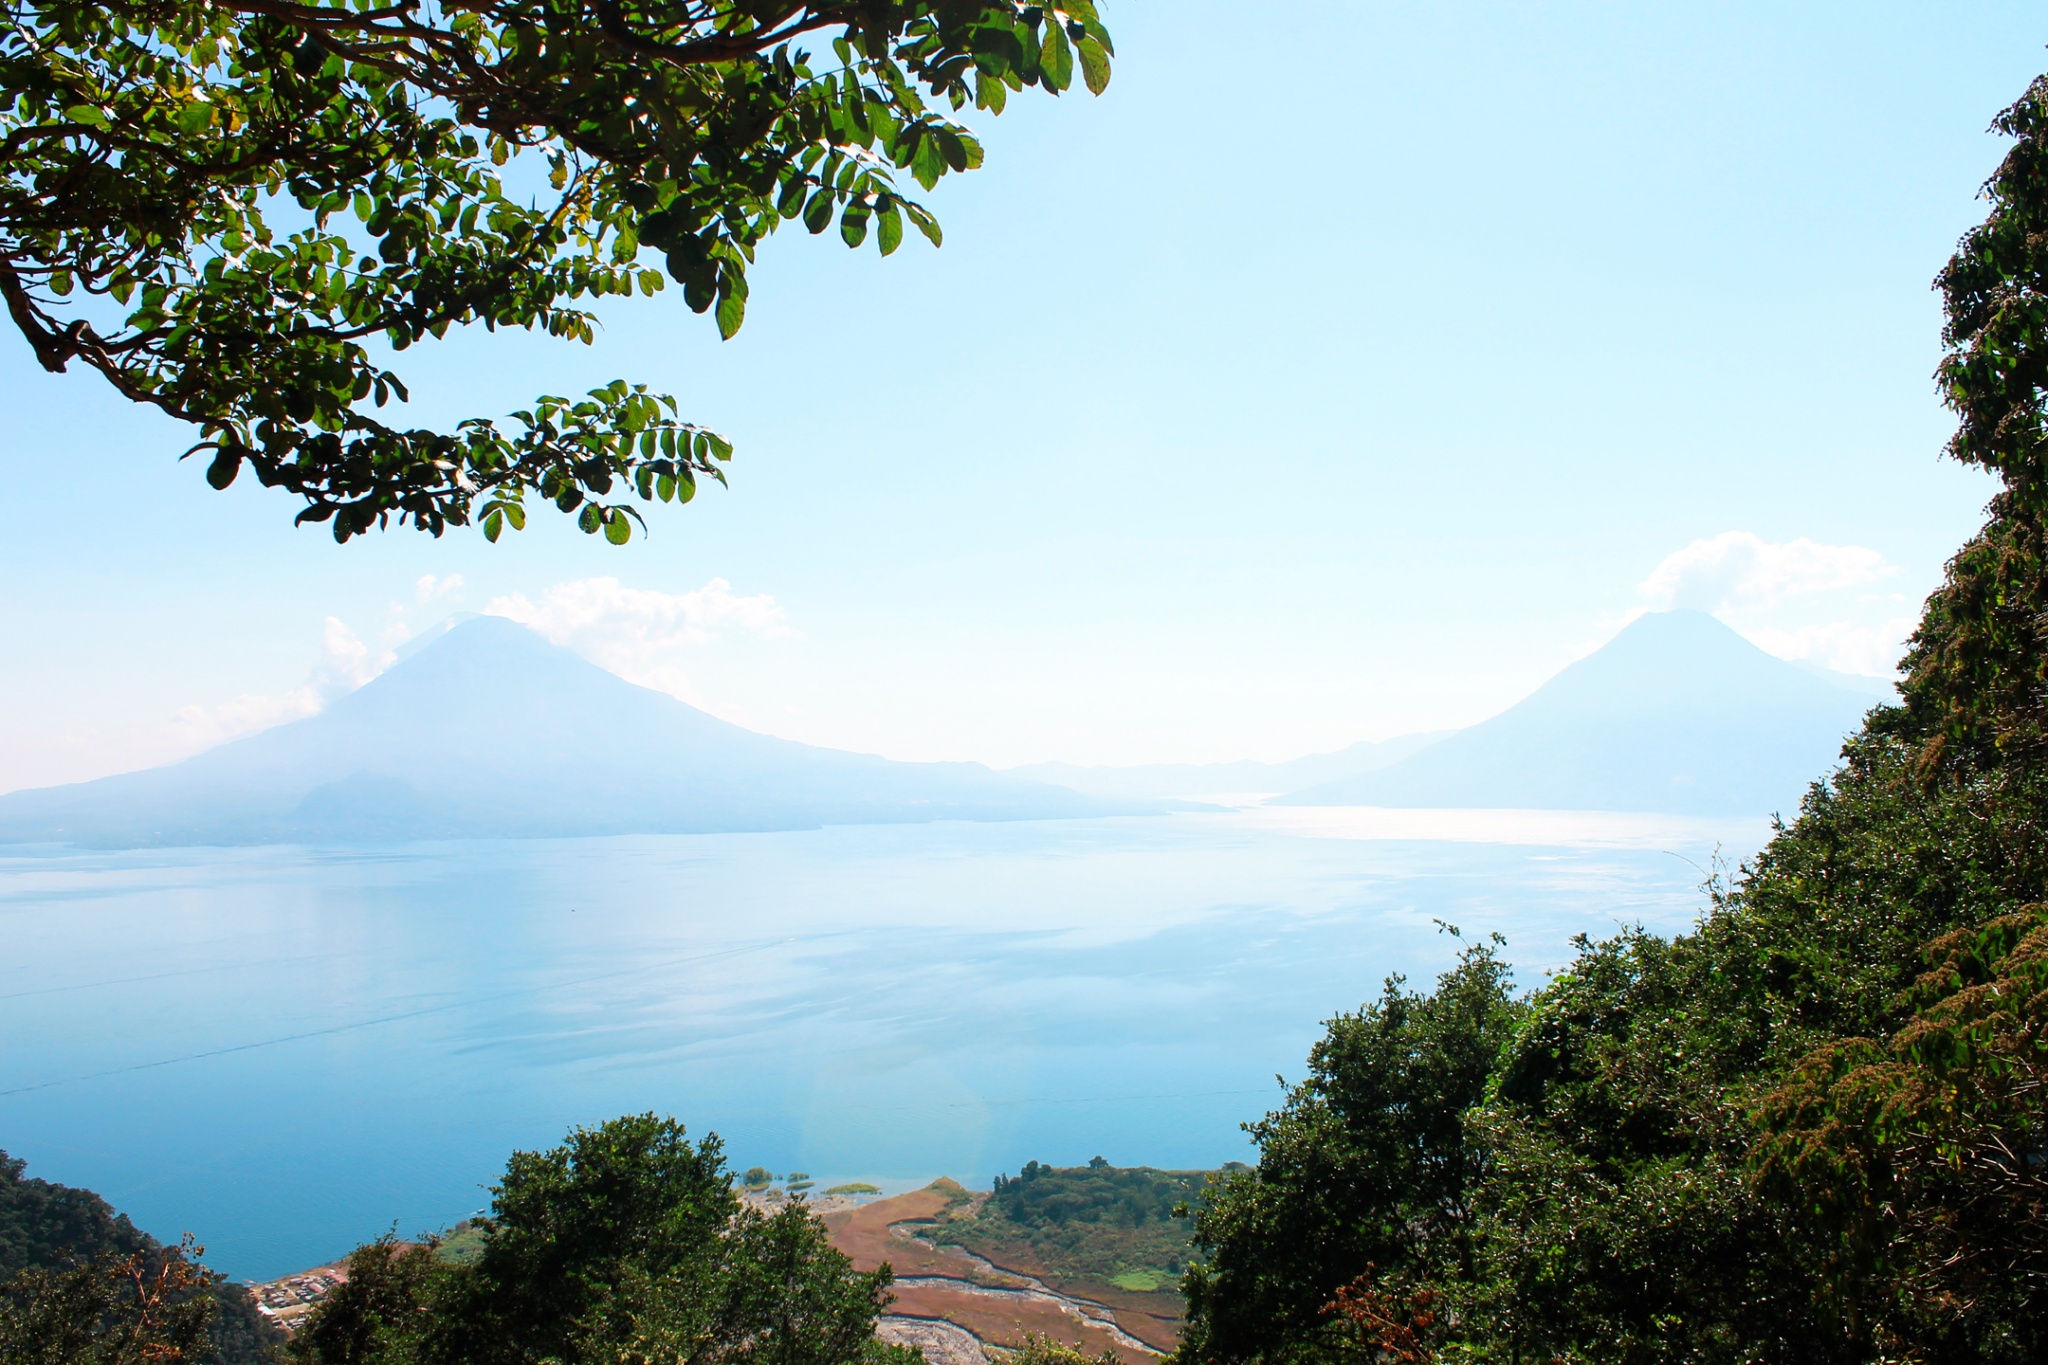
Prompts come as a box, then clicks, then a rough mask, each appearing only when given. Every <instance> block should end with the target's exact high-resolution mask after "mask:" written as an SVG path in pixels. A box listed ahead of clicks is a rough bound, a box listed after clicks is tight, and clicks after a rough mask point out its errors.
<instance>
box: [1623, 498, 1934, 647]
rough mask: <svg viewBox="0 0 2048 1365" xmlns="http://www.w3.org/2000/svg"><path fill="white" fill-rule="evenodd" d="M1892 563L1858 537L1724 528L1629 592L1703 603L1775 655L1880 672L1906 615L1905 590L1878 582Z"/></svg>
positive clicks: (1902, 634) (1662, 601)
mask: <svg viewBox="0 0 2048 1365" xmlns="http://www.w3.org/2000/svg"><path fill="white" fill-rule="evenodd" d="M1898 572H1899V569H1898V566H1897V565H1895V564H1892V563H1890V562H1889V561H1887V560H1886V559H1885V557H1884V556H1883V555H1882V554H1880V553H1879V552H1877V551H1876V550H1872V549H1867V548H1865V547H1864V546H1861V545H1828V544H1824V543H1822V542H1820V541H1816V540H1809V539H1807V538H1806V537H1804V536H1801V537H1800V538H1799V539H1797V540H1788V541H1769V540H1765V539H1763V538H1762V537H1761V536H1758V535H1755V534H1753V533H1751V532H1748V531H1723V532H1722V533H1721V534H1720V535H1717V536H1709V537H1706V538H1704V539H1700V540H1695V541H1693V542H1692V543H1691V544H1690V545H1687V546H1686V547H1685V548H1683V549H1681V550H1678V551H1676V552H1674V553H1672V554H1670V555H1667V556H1665V558H1664V561H1663V562H1662V563H1661V564H1659V565H1658V566H1657V567H1656V569H1655V570H1654V571H1652V572H1651V574H1650V576H1649V577H1648V578H1646V579H1644V580H1643V581H1642V583H1641V584H1640V585H1638V591H1639V592H1640V593H1641V594H1642V597H1643V599H1644V600H1645V601H1646V602H1648V603H1649V604H1650V605H1651V606H1652V607H1656V608H1673V607H1688V608H1691V609H1693V610H1695V611H1705V612H1711V613H1712V614H1713V615H1715V616H1718V617H1720V618H1721V619H1722V620H1723V621H1725V622H1727V623H1728V624H1729V625H1731V626H1733V627H1734V628H1735V629H1736V630H1738V631H1741V632H1742V633H1743V634H1744V635H1746V636H1748V637H1749V638H1750V639H1751V640H1752V641H1754V642H1755V643H1756V644H1757V646H1758V647H1760V648H1762V649H1764V650H1767V651H1769V652H1770V653H1772V654H1776V655H1777V656H1778V657H1780V658H1783V659H1803V660H1809V661H1811V662H1813V663H1817V664H1821V665H1822V666H1824V667H1827V668H1833V669H1837V670H1839V671H1841V672H1844V673H1862V674H1870V675H1878V676H1885V675H1889V674H1890V673H1891V672H1892V671H1893V669H1894V668H1895V666H1896V665H1897V663H1898V659H1899V655H1900V654H1901V653H1902V652H1903V650H1904V645H1905V640H1906V637H1907V636H1909V635H1910V634H1912V631H1913V626H1914V621H1915V613H1914V611H1913V610H1912V608H1913V606H1914V604H1913V603H1912V602H1910V601H1909V600H1908V599H1907V598H1906V596H1905V594H1903V593H1900V592H1898V591H1896V590H1893V591H1886V590H1884V588H1883V585H1884V584H1885V583H1886V582H1887V581H1888V580H1890V579H1892V578H1894V577H1896V576H1897V574H1898Z"/></svg>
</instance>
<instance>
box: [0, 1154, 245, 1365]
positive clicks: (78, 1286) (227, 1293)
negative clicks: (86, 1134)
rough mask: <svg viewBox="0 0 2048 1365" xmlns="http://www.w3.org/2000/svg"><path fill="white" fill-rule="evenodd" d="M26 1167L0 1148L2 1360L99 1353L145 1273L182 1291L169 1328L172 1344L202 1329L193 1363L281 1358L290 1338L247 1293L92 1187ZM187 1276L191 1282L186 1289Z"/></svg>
mask: <svg viewBox="0 0 2048 1365" xmlns="http://www.w3.org/2000/svg"><path fill="white" fill-rule="evenodd" d="M26 1170H27V1166H26V1163H24V1162H22V1161H21V1160H19V1159H18V1158H14V1157H10V1156H8V1155H7V1153H5V1152H0V1360H5V1361H7V1362H9V1365H12V1362H14V1361H16V1360H23V1361H27V1360H36V1361H42V1360H46V1359H47V1360H51V1361H56V1360H61V1359H65V1358H66V1357H64V1356H62V1355H61V1354H52V1352H54V1351H57V1350H58V1349H59V1348H60V1343H61V1342H62V1341H64V1340H67V1339H68V1340H74V1341H76V1342H78V1343H79V1344H80V1349H81V1350H90V1349H92V1347H91V1345H90V1340H89V1339H90V1338H91V1337H92V1336H93V1335H94V1334H95V1332H96V1330H97V1329H98V1328H99V1327H100V1326H101V1320H102V1317H103V1316H107V1317H111V1316H113V1315H114V1314H115V1313H117V1312H118V1311H119V1310H120V1309H123V1308H125V1307H127V1306H129V1305H132V1304H133V1303H134V1302H135V1301H136V1300H137V1298H138V1297H139V1294H140V1293H141V1289H140V1285H139V1283H138V1282H137V1280H136V1279H135V1274H136V1273H137V1272H139V1273H140V1274H141V1276H142V1277H143V1280H144V1281H146V1282H150V1283H152V1284H153V1283H157V1282H158V1281H159V1277H162V1280H161V1283H162V1284H163V1285H164V1286H165V1287H166V1288H170V1287H171V1286H172V1285H174V1284H175V1285H176V1286H177V1287H176V1288H175V1289H173V1290H172V1292H171V1293H169V1294H168V1295H167V1298H168V1299H169V1300H171V1302H169V1303H166V1304H165V1305H164V1307H165V1308H167V1309H170V1310H173V1311H170V1312H168V1313H166V1314H165V1315H164V1317H165V1318H168V1319H175V1320H176V1321H175V1322H170V1323H166V1325H167V1326H169V1328H170V1333H171V1335H170V1336H166V1337H165V1338H164V1339H163V1340H164V1341H168V1340H170V1339H172V1337H173V1336H175V1334H176V1333H178V1332H181V1331H183V1330H185V1329H186V1328H187V1327H189V1328H190V1330H192V1331H193V1332H196V1333H197V1334H198V1335H199V1338H200V1342H199V1344H196V1347H195V1350H194V1352H193V1354H192V1355H191V1356H189V1357H188V1358H190V1359H194V1360H197V1361H200V1362H203V1365H262V1363H263V1362H266V1361H269V1360H271V1359H272V1354H271V1353H272V1351H273V1350H274V1348H275V1347H277V1346H278V1345H279V1344H281V1343H282V1342H283V1340H284V1334H283V1333H282V1332H280V1331H278V1330H277V1328H275V1327H274V1326H272V1325H271V1324H270V1322H269V1320H268V1319H266V1318H265V1317H264V1316H263V1315H262V1314H261V1313H259V1312H258V1311H257V1309H256V1302H255V1300H254V1299H252V1298H251V1297H250V1296H249V1291H248V1290H246V1289H244V1288H242V1287H241V1286H240V1285H235V1284H229V1283H228V1282H226V1281H225V1280H221V1279H218V1278H213V1277H207V1276H204V1275H203V1274H202V1273H200V1272H197V1271H196V1269H194V1268H191V1267H189V1266H188V1265H187V1263H186V1262H185V1260H184V1257H183V1256H182V1253H181V1251H180V1249H178V1248H166V1247H164V1246H163V1245H162V1244H161V1243H160V1242H158V1241H157V1240H156V1238H154V1237H151V1236H150V1235H149V1234H148V1233H146V1232H143V1231H142V1230H141V1229H140V1228H137V1227H136V1226H135V1224H133V1223H131V1222H129V1221H128V1218H127V1216H126V1215H125V1214H119V1213H116V1212H114V1210H113V1208H112V1207H111V1206H110V1205H108V1203H107V1201H106V1200H104V1199H102V1198H100V1197H99V1196H98V1195H96V1194H94V1193H93V1192H92V1191H90V1190H80V1189H73V1188H71V1187H70V1186H68V1185H58V1184H53V1183H52V1182H50V1181H47V1180H37V1179H34V1178H32V1177H30V1176H28V1175H27V1174H26ZM167 1270H168V1271H169V1273H168V1274H166V1273H165V1272H166V1271H167ZM187 1278H190V1279H191V1280H192V1282H191V1283H189V1284H186V1283H183V1281H184V1280H185V1279H187ZM179 1309H186V1310H190V1311H182V1312H181V1311H176V1310H179ZM136 1344H137V1345H138V1346H139V1345H141V1344H142V1343H141V1342H140V1341H138V1342H137V1343H136ZM157 1344H158V1345H162V1344H163V1342H162V1341H159V1342H158V1343H157ZM30 1352H34V1354H30ZM95 1359H97V1357H95Z"/></svg>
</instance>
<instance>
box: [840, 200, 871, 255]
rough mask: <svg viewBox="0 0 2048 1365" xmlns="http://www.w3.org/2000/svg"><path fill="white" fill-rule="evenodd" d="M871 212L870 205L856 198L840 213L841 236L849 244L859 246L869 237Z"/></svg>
mask: <svg viewBox="0 0 2048 1365" xmlns="http://www.w3.org/2000/svg"><path fill="white" fill-rule="evenodd" d="M869 212H870V210H869V209H868V206H867V205H866V204H863V203H861V202H860V200H858V199H856V200H854V201H853V202H852V203H850V204H848V205H847V206H846V212H845V213H842V214H841V215H839V236H840V238H841V240H843V241H844V242H845V243H846V244H847V245H848V246H859V245H860V244H861V243H862V242H865V241H866V240H867V239H868V216H869Z"/></svg>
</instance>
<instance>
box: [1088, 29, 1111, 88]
mask: <svg viewBox="0 0 2048 1365" xmlns="http://www.w3.org/2000/svg"><path fill="white" fill-rule="evenodd" d="M1081 79H1083V80H1085V81H1087V82H1088V93H1089V94H1091V95H1099V94H1101V93H1102V92H1103V91H1105V90H1107V89H1109V53H1107V52H1105V51H1103V48H1102V44H1101V43H1098V42H1096V41H1095V39H1094V37H1093V36H1092V35H1091V36H1090V37H1087V38H1083V39H1082V40H1081Z"/></svg>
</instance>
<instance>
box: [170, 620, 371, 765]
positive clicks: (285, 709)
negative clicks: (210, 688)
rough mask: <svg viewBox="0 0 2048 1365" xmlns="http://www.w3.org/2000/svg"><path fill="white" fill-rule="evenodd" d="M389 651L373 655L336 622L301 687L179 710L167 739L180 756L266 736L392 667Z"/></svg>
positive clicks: (325, 629)
mask: <svg viewBox="0 0 2048 1365" xmlns="http://www.w3.org/2000/svg"><path fill="white" fill-rule="evenodd" d="M391 660H392V653H391V651H390V650H389V649H382V650H372V649H371V648H370V647H369V646H368V645H366V644H364V643H363V642H362V640H361V639H359V638H357V636H356V633H355V632H354V631H352V630H350V629H349V628H348V626H347V625H346V624H345V623H344V622H343V621H341V620H340V619H339V618H338V617H333V616H330V617H328V618H327V620H326V622H325V623H324V625H323V626H322V628H321V632H320V661H319V662H318V663H316V664H315V665H314V666H313V669H312V671H311V672H310V673H309V674H308V675H307V677H306V681H305V682H304V683H302V684H300V685H299V686H297V687H294V688H292V689H291V690H289V691H287V692H282V693H278V694H275V695H264V694H258V693H244V694H243V695H241V696H239V697H236V698H235V699H233V700H232V701H225V702H218V703H216V704H214V705H212V706H196V705H195V706H184V707H180V708H179V709H178V711H177V714H176V715H174V716H173V717H172V719H171V724H170V735H169V739H170V740H171V742H172V743H173V744H174V745H175V746H177V747H178V748H180V749H182V750H184V751H185V752H188V753H191V752H197V751H198V750H201V749H210V748H212V747H213V746H214V745H216V744H221V743H225V742H226V741H228V740H231V739H237V738H239V737H241V736H242V735H247V734H254V733H255V732H256V731H258V730H268V729H269V728H270V727H271V726H273V725H282V724H284V723H285V722H286V721H289V720H299V719H302V718H304V717H306V716H310V715H312V714H314V713H315V712H317V711H319V710H320V708H321V707H323V706H325V705H326V704H327V703H328V702H329V701H331V700H333V699H334V698H335V697H338V696H341V695H343V694H344V693H348V692H353V691H355V690H356V689H357V688H358V687H361V686H362V685H363V684H364V683H366V682H368V681H369V680H370V679H372V678H374V677H376V676H377V675H378V674H379V673H382V672H383V671H384V670H385V669H387V668H389V667H390V666H391Z"/></svg>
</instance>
